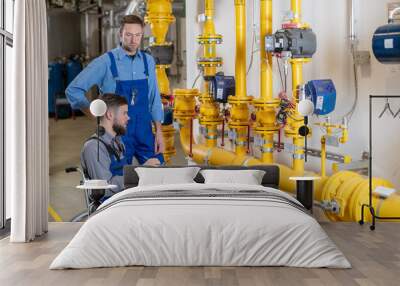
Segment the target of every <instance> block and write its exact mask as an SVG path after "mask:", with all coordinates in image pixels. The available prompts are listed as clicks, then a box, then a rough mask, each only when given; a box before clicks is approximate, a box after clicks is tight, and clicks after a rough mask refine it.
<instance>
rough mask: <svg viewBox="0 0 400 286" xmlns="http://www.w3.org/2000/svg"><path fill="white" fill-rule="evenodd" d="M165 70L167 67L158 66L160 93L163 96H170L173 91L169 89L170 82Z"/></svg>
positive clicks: (157, 74)
mask: <svg viewBox="0 0 400 286" xmlns="http://www.w3.org/2000/svg"><path fill="white" fill-rule="evenodd" d="M165 69H166V67H165V66H164V65H156V77H157V82H158V89H159V91H160V93H161V94H162V95H169V94H171V90H170V87H169V80H168V77H167V73H166V72H165Z"/></svg>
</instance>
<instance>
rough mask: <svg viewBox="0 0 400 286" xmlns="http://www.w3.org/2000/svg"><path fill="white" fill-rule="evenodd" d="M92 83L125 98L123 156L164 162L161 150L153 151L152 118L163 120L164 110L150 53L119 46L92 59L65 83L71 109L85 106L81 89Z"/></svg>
mask: <svg viewBox="0 0 400 286" xmlns="http://www.w3.org/2000/svg"><path fill="white" fill-rule="evenodd" d="M94 85H97V86H98V87H99V90H100V92H101V93H115V94H117V95H120V96H124V97H125V98H126V100H127V101H128V115H129V117H130V120H129V122H128V127H127V133H126V134H125V136H123V137H122V140H123V142H124V144H125V147H126V153H125V155H126V158H127V160H128V163H129V164H131V163H132V157H133V156H135V157H136V159H137V160H138V161H139V163H140V164H143V163H145V162H146V161H147V160H148V159H150V158H157V159H159V160H160V162H161V163H164V158H163V155H162V154H155V151H154V143H155V142H154V134H153V131H152V121H159V122H161V121H162V120H163V117H164V114H163V110H162V103H161V97H160V93H159V91H158V86H157V80H156V75H155V62H154V59H153V57H152V56H150V55H148V54H146V53H144V52H142V51H138V52H137V53H136V55H135V56H129V55H128V54H127V53H126V52H125V50H124V49H123V48H121V47H118V48H116V49H113V50H111V51H110V52H108V53H105V54H104V55H102V56H100V57H98V58H96V59H95V60H93V61H92V62H91V63H90V64H89V65H88V66H87V67H86V68H85V69H84V70H83V71H82V72H81V73H80V74H79V75H78V76H77V77H76V78H75V79H74V80H73V81H72V82H71V83H70V85H69V86H68V88H67V90H66V95H67V98H68V100H69V102H70V104H71V106H72V108H74V109H85V108H88V107H89V101H88V100H87V99H86V97H85V93H86V92H87V91H88V90H89V89H90V88H91V87H92V86H94Z"/></svg>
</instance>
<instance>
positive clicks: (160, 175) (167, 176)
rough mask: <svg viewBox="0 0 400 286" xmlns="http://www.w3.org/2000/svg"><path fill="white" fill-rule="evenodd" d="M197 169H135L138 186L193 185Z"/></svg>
mask: <svg viewBox="0 0 400 286" xmlns="http://www.w3.org/2000/svg"><path fill="white" fill-rule="evenodd" d="M199 170H200V168H199V167H184V168H141V167H137V168H135V171H136V173H137V174H138V176H139V184H138V186H149V185H170V184H188V183H195V181H194V180H193V179H194V178H195V177H196V175H197V173H198V172H199Z"/></svg>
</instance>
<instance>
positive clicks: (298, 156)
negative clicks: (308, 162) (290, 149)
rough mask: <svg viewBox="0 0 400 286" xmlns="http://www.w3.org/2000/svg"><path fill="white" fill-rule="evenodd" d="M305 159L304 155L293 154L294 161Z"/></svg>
mask: <svg viewBox="0 0 400 286" xmlns="http://www.w3.org/2000/svg"><path fill="white" fill-rule="evenodd" d="M304 158H305V156H304V154H298V153H294V154H293V159H295V160H304Z"/></svg>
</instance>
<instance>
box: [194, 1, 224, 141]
mask: <svg viewBox="0 0 400 286" xmlns="http://www.w3.org/2000/svg"><path fill="white" fill-rule="evenodd" d="M204 5H205V13H204V14H205V16H206V20H205V22H204V26H203V34H202V35H200V36H199V37H198V43H199V44H201V45H203V56H204V58H202V59H199V61H198V66H199V68H200V69H202V71H203V76H204V78H205V79H206V80H205V81H204V91H203V93H202V95H201V97H200V103H201V105H200V116H199V123H200V125H202V126H204V127H205V130H206V135H205V139H206V145H207V146H209V147H213V146H216V145H217V135H218V134H217V127H218V125H219V124H221V122H222V118H221V116H220V114H219V106H218V104H217V103H216V102H214V100H213V98H212V97H211V95H210V94H209V82H208V79H209V78H210V77H213V76H215V74H216V72H217V67H219V66H221V65H222V59H221V58H217V52H216V44H219V43H220V42H221V41H222V36H221V35H217V34H215V25H214V20H213V18H214V0H205V3H204Z"/></svg>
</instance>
